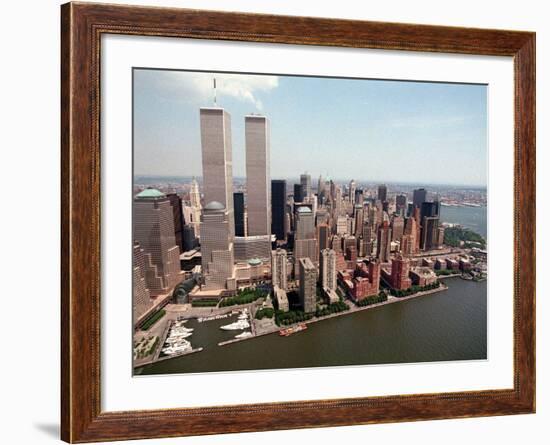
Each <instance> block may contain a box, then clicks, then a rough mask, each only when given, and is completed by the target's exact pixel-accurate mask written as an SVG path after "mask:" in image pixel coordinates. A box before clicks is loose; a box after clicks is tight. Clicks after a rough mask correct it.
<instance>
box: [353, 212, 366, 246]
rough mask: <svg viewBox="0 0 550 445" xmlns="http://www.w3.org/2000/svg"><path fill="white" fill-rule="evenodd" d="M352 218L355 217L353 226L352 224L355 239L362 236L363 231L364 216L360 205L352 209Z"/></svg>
mask: <svg viewBox="0 0 550 445" xmlns="http://www.w3.org/2000/svg"><path fill="white" fill-rule="evenodd" d="M354 215H355V216H354V217H355V224H354V234H355V237H356V238H359V236H360V235H361V234H362V231H363V222H364V216H365V210H364V209H363V206H362V205H359V204H356V205H355V207H354Z"/></svg>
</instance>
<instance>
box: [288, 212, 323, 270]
mask: <svg viewBox="0 0 550 445" xmlns="http://www.w3.org/2000/svg"><path fill="white" fill-rule="evenodd" d="M295 219H296V230H295V233H294V261H295V268H294V273H295V276H297V275H298V272H299V270H298V267H299V261H300V259H301V258H309V259H310V260H311V262H312V263H315V264H317V263H318V262H319V251H318V250H317V240H316V239H315V224H314V219H313V213H312V211H311V209H310V208H309V207H305V206H300V207H298V208H297V209H296V215H295Z"/></svg>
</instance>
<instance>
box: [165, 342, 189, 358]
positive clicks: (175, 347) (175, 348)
mask: <svg viewBox="0 0 550 445" xmlns="http://www.w3.org/2000/svg"><path fill="white" fill-rule="evenodd" d="M192 349H193V348H192V346H191V343H189V342H188V341H187V340H180V341H179V342H177V343H174V344H170V345H168V346H165V347H164V348H162V353H163V354H165V355H174V354H179V353H182V352H188V351H191V350H192Z"/></svg>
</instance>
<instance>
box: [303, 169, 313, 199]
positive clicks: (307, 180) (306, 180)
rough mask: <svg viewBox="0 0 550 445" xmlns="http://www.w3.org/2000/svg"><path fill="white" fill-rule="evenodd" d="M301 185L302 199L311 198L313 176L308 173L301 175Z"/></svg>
mask: <svg viewBox="0 0 550 445" xmlns="http://www.w3.org/2000/svg"><path fill="white" fill-rule="evenodd" d="M300 185H301V186H302V199H303V198H307V197H308V196H311V175H309V174H307V173H303V174H301V175H300Z"/></svg>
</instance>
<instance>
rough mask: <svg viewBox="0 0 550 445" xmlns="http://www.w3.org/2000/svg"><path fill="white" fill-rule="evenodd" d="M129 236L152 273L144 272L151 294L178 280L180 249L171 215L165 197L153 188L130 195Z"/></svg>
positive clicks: (169, 290) (168, 290)
mask: <svg viewBox="0 0 550 445" xmlns="http://www.w3.org/2000/svg"><path fill="white" fill-rule="evenodd" d="M133 214H134V218H133V221H134V223H133V232H134V233H133V236H134V241H135V242H137V243H139V246H140V248H141V249H143V251H144V254H148V255H150V262H151V264H152V265H153V266H154V269H155V271H156V273H154V274H152V273H148V274H146V287H147V288H148V289H149V292H150V295H151V296H157V295H161V294H166V293H168V292H171V290H172V289H173V288H174V286H176V284H178V283H179V281H180V279H181V269H180V249H179V247H178V246H177V244H176V237H175V231H174V215H173V211H172V206H171V204H170V201H169V199H168V198H167V197H166V195H165V194H164V193H161V192H159V191H158V190H155V189H145V190H143V191H142V192H141V193H138V194H137V195H136V196H135V198H134V206H133Z"/></svg>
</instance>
